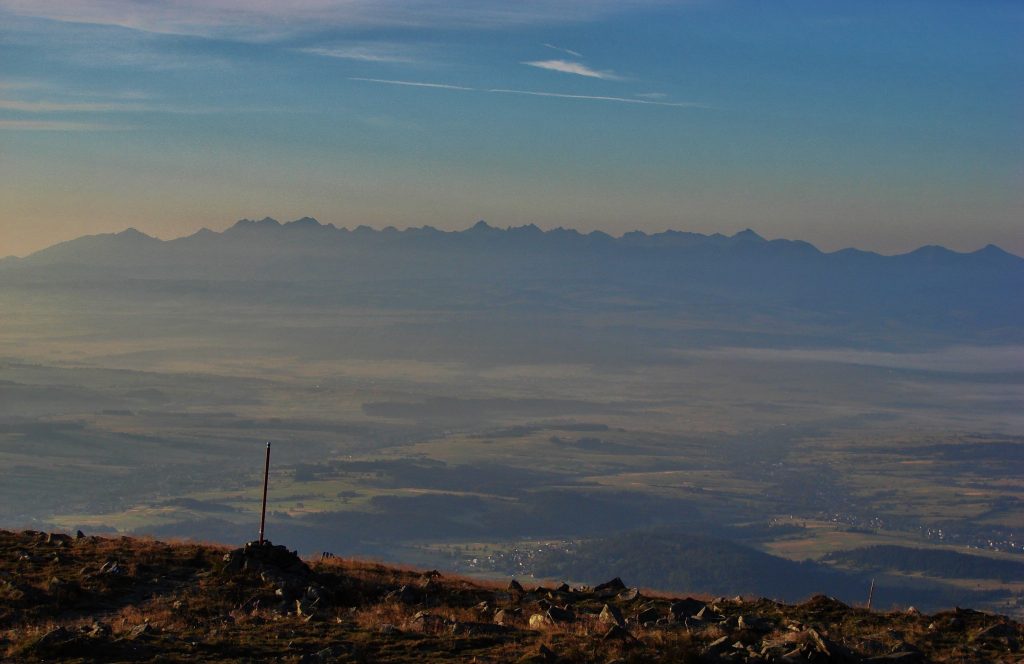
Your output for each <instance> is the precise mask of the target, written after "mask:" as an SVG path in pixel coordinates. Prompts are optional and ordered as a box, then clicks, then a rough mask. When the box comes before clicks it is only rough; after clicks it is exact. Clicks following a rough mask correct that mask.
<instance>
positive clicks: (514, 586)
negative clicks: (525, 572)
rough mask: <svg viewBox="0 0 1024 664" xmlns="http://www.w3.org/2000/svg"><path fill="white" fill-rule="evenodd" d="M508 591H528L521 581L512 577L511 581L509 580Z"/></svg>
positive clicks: (520, 592)
mask: <svg viewBox="0 0 1024 664" xmlns="http://www.w3.org/2000/svg"><path fill="white" fill-rule="evenodd" d="M508 591H509V592H510V593H519V594H522V593H524V592H526V591H525V590H524V589H523V585H522V584H521V583H519V582H518V581H516V580H515V579H512V580H511V581H509V584H508Z"/></svg>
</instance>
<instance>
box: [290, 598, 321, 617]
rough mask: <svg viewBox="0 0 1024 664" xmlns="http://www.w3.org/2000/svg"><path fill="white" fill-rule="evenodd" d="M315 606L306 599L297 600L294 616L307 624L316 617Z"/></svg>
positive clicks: (314, 603)
mask: <svg viewBox="0 0 1024 664" xmlns="http://www.w3.org/2000/svg"><path fill="white" fill-rule="evenodd" d="M316 605H317V602H315V601H310V600H308V599H306V598H302V599H297V600H295V615H297V616H298V617H300V618H303V619H304V620H306V621H307V622H308V621H310V620H312V619H313V617H314V616H316Z"/></svg>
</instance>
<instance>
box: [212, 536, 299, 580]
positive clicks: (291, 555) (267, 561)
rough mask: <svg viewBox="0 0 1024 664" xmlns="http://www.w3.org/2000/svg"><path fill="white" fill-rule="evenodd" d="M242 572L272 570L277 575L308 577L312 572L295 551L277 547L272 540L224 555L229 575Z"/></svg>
mask: <svg viewBox="0 0 1024 664" xmlns="http://www.w3.org/2000/svg"><path fill="white" fill-rule="evenodd" d="M242 570H252V571H256V572H260V571H264V570H272V571H275V572H277V573H282V574H290V575H293V576H301V577H306V576H308V575H309V574H310V572H311V570H310V569H309V566H308V565H306V563H305V562H303V561H302V559H301V558H299V554H298V553H296V552H295V551H290V550H288V548H287V547H285V546H281V545H275V544H272V543H271V542H270V540H264V542H263V544H260V543H259V542H249V543H248V544H246V545H245V546H244V547H242V548H241V549H234V550H232V551H229V552H227V553H225V554H224V571H225V572H228V573H233V572H239V571H242Z"/></svg>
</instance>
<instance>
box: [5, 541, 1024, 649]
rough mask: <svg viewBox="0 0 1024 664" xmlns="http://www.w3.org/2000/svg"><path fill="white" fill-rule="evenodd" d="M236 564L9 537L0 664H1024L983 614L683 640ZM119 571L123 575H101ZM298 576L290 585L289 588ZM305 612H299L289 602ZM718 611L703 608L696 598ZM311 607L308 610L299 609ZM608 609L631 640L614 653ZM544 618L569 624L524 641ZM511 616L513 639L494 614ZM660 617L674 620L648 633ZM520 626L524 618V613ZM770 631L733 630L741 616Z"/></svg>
mask: <svg viewBox="0 0 1024 664" xmlns="http://www.w3.org/2000/svg"><path fill="white" fill-rule="evenodd" d="M226 551H227V549H225V548H224V547H220V546H212V545H208V544H203V543H196V542H187V541H186V542H179V543H164V542H158V541H155V540H150V539H129V538H91V537H90V538H84V539H80V540H64V539H62V538H58V539H53V538H51V540H50V541H47V538H46V536H45V535H44V534H37V533H28V532H27V533H8V532H3V531H0V660H3V661H14V662H17V661H39V660H41V659H50V660H64V659H71V658H74V657H78V658H84V659H86V660H91V661H127V660H131V661H149V660H153V661H155V660H158V659H159V660H161V661H204V662H219V661H220V662H227V661H263V660H269V659H275V658H276V659H280V660H281V661H299V659H300V658H301V657H302V656H303V655H310V656H311V655H312V654H313V653H318V652H328V651H329V653H330V657H331V658H332V659H331V661H362V662H418V663H421V664H422V663H425V662H431V661H434V662H446V661H475V662H478V663H481V664H482V663H485V662H507V661H524V662H527V661H536V662H547V661H552V660H551V656H550V655H549V654H547V655H546V654H542V653H544V652H547V653H550V652H554V653H556V654H557V658H558V661H562V662H570V663H571V662H607V661H611V660H615V659H620V660H622V661H625V662H641V661H643V662H684V663H690V662H697V661H698V660H699V659H700V657H701V656H702V653H705V651H706V649H707V648H708V645H709V644H711V643H713V642H714V641H715V640H716V639H718V638H720V637H722V636H727V637H729V638H728V640H729V642H730V643H731V642H733V641H735V640H740V641H741V642H743V643H744V644H748V643H749V644H750V645H752V646H754V647H755V648H756V649H760V648H766V649H767V650H768V651H770V652H771V653H775V655H773V656H777V655H780V654H781V653H782V652H785V651H788V650H792V649H794V648H800V647H802V648H805V649H807V648H814V647H815V643H816V639H817V640H820V639H824V640H826V641H827V642H828V643H830V644H833V645H832V646H831V647H835V648H845V649H848V650H849V651H851V652H855V653H858V654H860V655H864V656H868V655H877V654H885V653H888V652H893V651H896V650H899V649H901V648H905V647H907V644H908V643H910V644H913V645H914V646H915V647H918V648H920V649H921V650H922V651H924V652H926V653H927V655H928V656H929V658H930V659H931V660H932V661H934V662H950V663H952V662H957V663H958V664H963V663H966V662H978V663H979V664H980V663H982V662H986V663H987V662H1017V661H1018V660H1019V659H1020V657H1021V653H1020V652H1019V649H1020V642H1021V641H1024V633H1022V631H1021V626H1020V625H1018V624H1016V623H1012V622H1004V621H1003V619H1001V618H999V617H997V616H991V615H987V614H982V613H976V612H960V613H954V612H947V613H944V614H938V615H935V616H922V615H912V614H907V613H878V612H874V613H873V612H868V611H866V610H864V609H858V608H851V607H848V606H844V605H842V604H840V603H838V602H836V601H834V600H830V599H828V598H823V597H814V598H811V599H809V600H808V601H806V602H804V603H802V604H799V605H791V606H787V605H781V604H778V603H775V602H770V601H767V600H753V601H752V600H747V601H739V602H737V601H733V600H723V601H721V602H719V603H717V604H715V605H714V607H713V608H714V610H715V611H716V612H718V613H721V614H723V615H724V616H726V617H727V618H728V619H729V621H732V622H727V623H722V624H709V625H704V626H699V625H694V626H687V625H686V624H684V623H682V622H680V621H671V620H668V619H667V616H668V615H670V614H669V611H668V607H669V606H670V604H671V600H672V599H673V598H672V597H670V596H668V595H667V594H664V593H658V592H654V591H643V593H642V596H641V597H640V598H639V599H636V600H631V601H626V600H622V599H614V598H608V597H602V596H598V595H595V594H594V593H592V592H575V591H574V592H570V593H557V592H551V593H545V592H527V593H526V594H524V595H522V596H520V595H511V594H509V593H507V592H505V590H504V589H505V585H506V582H504V581H499V580H495V581H489V582H479V581H477V580H471V579H468V578H465V577H459V576H438V575H436V574H432V573H430V572H429V571H425V570H422V569H418V568H415V567H408V566H393V565H385V564H382V563H379V562H373V561H361V560H351V559H342V558H331V559H327V560H323V561H319V560H314V561H307V562H308V563H309V568H310V569H309V570H308V571H302V572H294V571H293V572H287V573H286V572H283V571H281V570H277V571H275V570H273V569H271V570H269V574H263V575H261V574H260V573H259V572H256V571H238V572H228V571H226V570H224V566H225V563H224V561H223V557H224V554H225V552H226ZM114 561H116V570H117V571H116V573H109V571H108V572H107V573H103V572H101V570H103V569H105V566H106V569H108V570H109V568H110V566H111V565H112V563H113V562H114ZM289 575H291V576H290V577H289ZM297 599H298V600H299V604H300V605H301V606H304V607H305V608H304V609H301V610H300V611H298V612H297V606H296V600H297ZM702 601H705V602H710V601H711V600H710V598H702ZM303 602H304V603H305V604H303ZM605 602H611V603H614V604H617V605H618V607H619V608H620V610H621V611H622V613H623V614H624V616H625V617H626V618H627V621H629V622H628V624H627V633H626V634H621V633H620V634H619V635H618V636H617V637H616V638H609V639H605V638H604V636H605V634H606V633H607V632H608V630H609V627H610V626H609V625H608V624H606V623H603V622H601V621H600V620H599V618H598V613H599V612H600V610H601V607H602V606H603V605H604V603H605ZM548 604H554V605H558V606H566V607H568V608H569V609H571V610H572V611H573V612H574V613H575V615H576V618H575V620H573V621H571V622H560V623H547V624H543V625H540V626H538V627H536V628H533V629H531V628H530V625H529V620H530V616H531V615H532V614H535V613H543V612H544V611H545V609H546V607H547V606H548ZM500 609H506V610H507V611H506V614H505V620H504V621H503V622H504V626H503V627H499V626H495V625H494V620H495V613H496V611H498V610H500ZM644 609H655V612H656V614H657V615H659V616H666V619H665V620H661V621H659V622H657V623H654V622H650V623H645V624H639V623H638V622H636V621H635V619H634V616H636V615H637V614H638V612H640V611H642V610H644ZM515 611H519V613H518V614H516V613H515ZM741 615H743V616H746V617H747V618H750V617H755V618H759V619H761V620H762V625H765V626H767V627H762V631H760V632H757V631H753V630H752V629H738V625H737V623H736V621H737V620H738V617H739V616H741Z"/></svg>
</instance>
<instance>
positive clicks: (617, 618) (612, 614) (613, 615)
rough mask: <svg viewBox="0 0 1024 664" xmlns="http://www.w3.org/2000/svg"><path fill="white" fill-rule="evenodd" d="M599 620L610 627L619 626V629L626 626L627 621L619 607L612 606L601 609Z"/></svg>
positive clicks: (607, 605)
mask: <svg viewBox="0 0 1024 664" xmlns="http://www.w3.org/2000/svg"><path fill="white" fill-rule="evenodd" d="M597 619H598V620H600V621H601V622H603V623H605V624H608V625H618V626H619V627H625V626H626V621H625V619H624V618H623V617H622V611H619V609H618V608H617V607H615V606H612V605H610V604H605V605H604V608H602V609H601V614H600V615H599V616H598V617H597Z"/></svg>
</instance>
